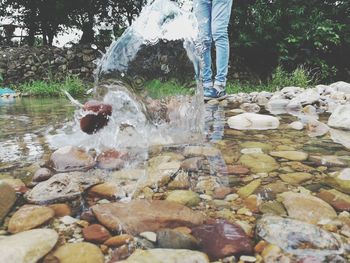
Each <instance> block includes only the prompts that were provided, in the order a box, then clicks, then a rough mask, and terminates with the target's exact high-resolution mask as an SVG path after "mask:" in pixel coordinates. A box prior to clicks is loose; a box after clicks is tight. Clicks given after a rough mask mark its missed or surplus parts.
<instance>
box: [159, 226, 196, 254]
mask: <svg viewBox="0 0 350 263" xmlns="http://www.w3.org/2000/svg"><path fill="white" fill-rule="evenodd" d="M157 244H158V247H160V248H173V249H193V250H195V249H197V248H198V245H199V243H198V240H197V239H195V238H194V237H193V236H192V235H190V234H185V233H182V232H180V231H177V230H173V229H161V230H159V231H158V232H157Z"/></svg>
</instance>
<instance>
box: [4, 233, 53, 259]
mask: <svg viewBox="0 0 350 263" xmlns="http://www.w3.org/2000/svg"><path fill="white" fill-rule="evenodd" d="M57 240H58V234H57V233H56V231H54V230H51V229H33V230H29V231H25V232H21V233H19V234H15V235H12V236H9V237H4V238H0V255H1V258H0V262H3V263H10V262H11V263H15V262H16V263H17V262H18V263H19V262H20V263H35V262H38V261H39V260H40V259H41V258H42V257H44V256H45V255H46V254H47V253H49V252H50V251H51V249H53V247H54V246H55V244H56V242H57Z"/></svg>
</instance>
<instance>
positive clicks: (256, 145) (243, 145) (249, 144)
mask: <svg viewBox="0 0 350 263" xmlns="http://www.w3.org/2000/svg"><path fill="white" fill-rule="evenodd" d="M240 147H241V148H260V149H262V150H263V151H264V152H265V153H267V152H270V151H272V149H273V146H272V145H271V144H268V143H263V142H254V141H248V142H243V143H241V144H240Z"/></svg>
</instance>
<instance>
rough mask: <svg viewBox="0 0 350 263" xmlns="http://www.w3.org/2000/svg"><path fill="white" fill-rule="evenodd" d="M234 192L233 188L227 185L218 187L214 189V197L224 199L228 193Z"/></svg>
mask: <svg viewBox="0 0 350 263" xmlns="http://www.w3.org/2000/svg"><path fill="white" fill-rule="evenodd" d="M231 193H232V188H231V187H227V186H222V187H217V188H215V189H214V195H213V197H214V198H216V199H224V198H225V197H226V196H227V195H229V194H231Z"/></svg>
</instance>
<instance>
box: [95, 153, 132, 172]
mask: <svg viewBox="0 0 350 263" xmlns="http://www.w3.org/2000/svg"><path fill="white" fill-rule="evenodd" d="M125 159H127V154H125V153H121V152H118V151H116V150H108V151H104V152H102V153H101V154H100V155H98V156H97V158H96V162H97V166H98V167H99V168H101V169H107V170H120V169H122V168H123V167H124V164H125Z"/></svg>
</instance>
